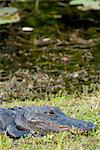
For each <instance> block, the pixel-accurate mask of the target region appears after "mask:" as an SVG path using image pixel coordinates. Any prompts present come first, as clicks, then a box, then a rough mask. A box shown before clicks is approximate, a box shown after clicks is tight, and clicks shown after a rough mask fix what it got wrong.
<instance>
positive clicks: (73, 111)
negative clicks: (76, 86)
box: [0, 91, 100, 150]
mask: <svg viewBox="0 0 100 150" xmlns="http://www.w3.org/2000/svg"><path fill="white" fill-rule="evenodd" d="M99 102H100V91H98V92H93V93H92V94H90V95H89V94H82V95H81V96H79V97H77V96H76V95H67V96H66V95H64V96H63V95H62V96H56V98H54V97H53V96H51V99H50V100H35V101H31V100H30V101H20V100H16V101H14V102H12V103H9V102H3V103H2V105H1V107H13V106H26V105H28V106H29V105H31V106H32V105H36V106H37V105H38V106H40V105H51V106H58V107H60V109H61V110H62V111H63V112H64V113H65V114H66V115H68V116H71V117H73V118H77V119H83V120H85V121H91V122H93V123H94V124H96V125H97V129H96V131H92V132H90V133H89V134H88V135H78V134H71V133H69V132H67V133H65V132H61V133H51V134H48V135H47V136H44V137H42V138H34V137H32V136H30V137H26V138H21V139H18V140H13V139H10V138H9V137H6V135H4V136H2V135H0V150H99V149H100V142H99V141H100V126H99V125H100V122H99V121H100V117H99V114H100V108H99V106H100V103H99Z"/></svg>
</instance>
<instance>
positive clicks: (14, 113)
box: [0, 106, 95, 138]
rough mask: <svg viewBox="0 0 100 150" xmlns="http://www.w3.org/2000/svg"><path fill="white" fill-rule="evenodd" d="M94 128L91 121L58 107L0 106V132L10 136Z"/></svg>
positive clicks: (83, 130) (80, 131) (80, 130)
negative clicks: (68, 113) (78, 118)
mask: <svg viewBox="0 0 100 150" xmlns="http://www.w3.org/2000/svg"><path fill="white" fill-rule="evenodd" d="M94 128H95V125H94V124H93V123H91V122H86V121H83V120H77V119H73V118H71V117H68V116H66V115H65V114H64V113H62V112H61V111H60V109H59V108H58V107H51V106H21V107H13V108H1V107H0V134H6V135H7V136H9V137H12V138H20V137H26V136H29V135H33V136H35V137H36V136H43V135H46V134H47V133H50V132H60V131H65V132H67V131H70V132H72V133H73V132H76V133H84V132H88V131H90V130H92V129H94Z"/></svg>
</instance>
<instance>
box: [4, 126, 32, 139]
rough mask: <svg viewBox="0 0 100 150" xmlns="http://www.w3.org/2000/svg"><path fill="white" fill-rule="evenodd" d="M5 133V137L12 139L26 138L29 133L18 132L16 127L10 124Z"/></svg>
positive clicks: (27, 131)
mask: <svg viewBox="0 0 100 150" xmlns="http://www.w3.org/2000/svg"><path fill="white" fill-rule="evenodd" d="M6 132H7V135H9V136H10V137H12V138H20V137H26V136H28V135H29V133H30V132H29V130H26V131H23V130H18V129H17V128H16V126H14V125H11V124H10V125H9V126H8V127H7V130H6Z"/></svg>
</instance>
